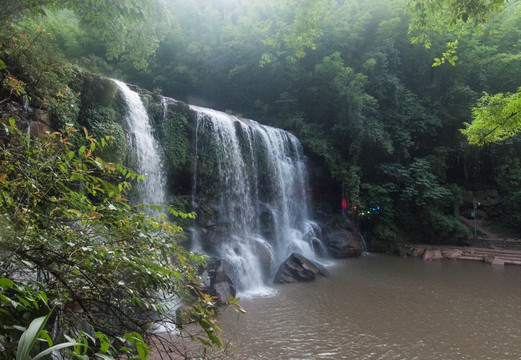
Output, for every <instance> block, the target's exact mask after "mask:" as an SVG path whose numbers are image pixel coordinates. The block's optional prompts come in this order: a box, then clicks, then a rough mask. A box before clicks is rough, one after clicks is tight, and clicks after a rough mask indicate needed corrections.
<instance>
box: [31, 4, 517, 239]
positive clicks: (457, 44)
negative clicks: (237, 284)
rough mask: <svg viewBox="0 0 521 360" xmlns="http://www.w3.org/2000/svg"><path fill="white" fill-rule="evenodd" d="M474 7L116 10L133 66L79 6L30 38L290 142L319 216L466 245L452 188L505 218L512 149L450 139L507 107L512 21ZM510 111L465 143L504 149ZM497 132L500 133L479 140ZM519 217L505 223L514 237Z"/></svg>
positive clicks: (513, 172)
mask: <svg viewBox="0 0 521 360" xmlns="http://www.w3.org/2000/svg"><path fill="white" fill-rule="evenodd" d="M64 3H65V4H67V3H69V2H64ZM71 3H72V2H71ZM477 3H479V4H477V5H476V7H471V6H470V5H469V8H465V7H463V6H461V5H458V4H459V2H455V1H445V2H443V1H433V2H429V3H428V5H425V6H424V7H422V6H423V5H421V4H423V3H422V2H417V1H406V2H399V1H398V2H397V1H390V0H373V1H332V0H319V1H296V0H286V1H275V0H269V1H256V0H252V1H238V0H220V1H202V0H200V1H199V0H195V1H188V2H187V1H177V0H169V1H164V2H161V1H155V2H143V3H141V2H139V1H132V2H122V4H124V5H125V6H126V7H125V8H124V9H128V11H130V12H131V13H133V12H132V11H131V10H135V13H136V14H137V15H136V17H135V19H134V20H132V21H130V22H129V24H128V25H126V24H120V26H122V27H123V28H125V29H127V26H128V30H126V31H127V32H128V34H127V36H126V37H125V39H126V40H125V41H126V42H128V43H129V44H138V43H139V44H142V43H143V44H146V39H149V44H148V46H149V47H151V48H150V49H149V50H143V51H137V54H136V53H135V52H134V53H133V52H132V50H136V46H137V45H135V46H134V47H132V46H127V47H123V45H120V47H119V49H120V51H111V49H113V48H118V46H111V45H110V44H111V42H110V41H109V42H108V43H107V39H106V38H103V37H101V38H100V37H99V33H100V31H101V29H98V30H97V31H92V30H91V29H92V28H91V27H89V26H86V25H89V24H91V25H92V21H90V18H89V17H87V20H86V19H85V18H83V17H82V14H83V12H82V8H81V7H80V9H79V10H78V9H77V10H76V11H75V12H74V14H75V15H72V14H71V13H70V11H74V7H73V6H63V7H65V8H68V9H69V8H70V9H72V10H63V11H58V12H50V11H48V10H45V11H46V13H47V16H46V17H44V18H42V19H41V20H40V23H42V24H43V26H44V27H45V29H46V30H47V31H48V32H51V33H52V34H53V36H54V43H55V44H57V46H58V47H59V48H60V50H61V52H62V53H63V54H64V55H65V57H66V58H67V59H69V60H71V61H73V62H76V63H78V64H79V65H81V66H83V67H85V68H86V69H88V70H90V71H94V72H99V73H103V74H109V75H111V76H113V77H117V78H123V79H124V80H126V81H128V82H131V83H135V84H137V85H139V86H142V87H144V88H147V89H156V88H159V89H161V91H162V93H163V94H164V95H166V96H170V97H173V98H176V99H180V100H183V101H185V102H188V103H192V104H196V105H202V106H207V107H213V108H216V109H218V110H222V111H231V112H232V113H236V114H240V115H241V116H244V117H248V118H253V119H256V120H258V121H261V122H263V123H267V124H270V125H274V126H278V127H282V128H284V129H287V130H290V131H292V132H293V133H294V134H295V135H297V136H298V137H299V139H300V140H301V141H302V142H303V143H304V145H305V147H306V150H307V153H308V156H309V158H310V164H311V170H310V171H311V173H312V178H313V179H314V184H315V187H314V191H315V196H314V198H315V201H316V202H317V205H318V206H324V207H327V206H331V204H333V203H334V204H335V205H334V206H337V203H338V201H339V200H338V198H339V196H340V195H339V194H341V193H342V191H344V192H345V193H346V194H347V197H348V201H349V203H350V205H351V206H354V205H356V206H358V209H366V208H371V207H373V206H374V205H376V204H386V206H384V207H382V208H383V209H384V210H383V211H382V212H381V213H380V215H379V216H378V217H376V216H375V217H372V218H371V219H368V218H365V219H364V221H368V220H370V224H369V225H370V226H369V227H370V228H371V229H373V230H375V231H376V232H377V234H380V232H381V234H380V235H381V236H384V237H388V236H392V237H396V238H399V237H402V236H405V234H412V233H414V235H413V236H412V237H418V236H421V237H424V236H428V237H430V236H432V237H433V239H435V238H436V239H440V235H441V237H442V238H443V236H445V235H447V236H448V235H450V234H452V235H454V234H455V233H457V232H459V231H463V229H461V228H459V224H458V221H457V218H456V215H457V214H455V212H454V209H457V207H458V205H459V202H460V201H461V196H460V194H459V191H458V187H464V188H469V189H478V188H483V187H485V188H497V187H498V186H499V185H501V186H503V187H504V192H505V194H507V198H508V200H509V201H510V202H511V203H512V202H516V201H518V199H519V196H520V195H521V194H519V192H518V191H516V190H515V189H516V184H517V181H518V179H519V176H520V175H521V173H520V170H519V160H518V159H519V156H518V155H519V149H520V148H519V146H520V145H519V139H518V137H513V138H511V139H509V140H508V141H507V142H503V143H501V144H497V145H496V144H493V145H490V146H487V147H485V148H476V147H473V146H469V145H468V144H467V141H466V138H465V137H464V136H463V135H462V134H461V133H460V129H463V128H464V127H465V125H464V124H465V123H471V122H472V116H473V114H474V117H475V118H476V120H475V121H476V124H478V123H479V121H482V120H480V119H485V120H486V119H488V118H490V117H491V116H492V114H493V112H494V111H496V113H497V112H498V111H497V109H498V106H497V105H500V104H501V103H502V102H505V101H506V100H509V99H510V98H511V97H513V98H512V100H513V101H512V102H509V103H510V104H513V105H514V106H515V105H516V104H518V102H519V101H518V100H516V99H517V97H518V95H516V92H517V91H518V87H519V85H520V84H521V61H520V60H519V59H520V46H521V44H520V38H521V37H520V31H521V20H520V19H521V16H520V15H521V13H520V12H521V8H520V6H519V5H518V3H517V2H515V1H514V2H510V3H507V2H505V1H496V2H493V3H491V4H488V5H487V4H485V3H482V2H477ZM145 4H147V7H144V9H148V12H142V11H141V10H140V9H141V8H140V6H144V5H145ZM478 5H479V6H478ZM75 6H77V5H75ZM505 7H508V11H503V10H504V8H505ZM151 10H153V11H151ZM67 11H69V13H67ZM124 11H126V10H124ZM141 14H143V16H146V17H141ZM116 15H117V13H116ZM89 21H90V23H89ZM113 21H116V20H113ZM150 23H154V24H156V25H155V27H154V30H151V28H149V27H147V24H150ZM109 25H110V23H109ZM142 29H147V31H151V32H153V33H154V34H156V35H155V36H153V37H151V35H150V34H148V33H146V32H145V33H142V32H140V30H142ZM116 32H117V31H116ZM108 33H109V32H107V34H108ZM134 33H135V34H136V36H134V35H132V34H134ZM138 35H139V36H138ZM143 39H145V42H143V41H142V40H143ZM413 43H419V44H413ZM422 44H423V46H422ZM154 48H157V50H156V51H155V52H154V51H153V50H154ZM123 49H125V50H126V49H128V51H126V52H125V51H123ZM107 59H108V60H107ZM440 65H441V66H440ZM453 65H456V66H453ZM136 68H137V69H136ZM485 92H486V94H485V95H484V93H485ZM497 93H500V94H498V95H494V94H497ZM488 94H490V95H488ZM480 99H481V100H480ZM505 99H506V100H505ZM516 101H517V102H516ZM507 102H508V101H507ZM488 103H490V104H493V105H494V106H491V107H486V106H483V105H485V104H488ZM472 108H474V109H473V110H472ZM503 108H504V107H503ZM503 110H505V109H503ZM505 111H506V112H508V111H509V108H508V107H507V108H506V110H505ZM513 111H514V113H516V114H517V115H515V114H514V115H513V116H512V117H510V119H511V120H512V121H513V122H511V123H510V124H511V125H510V126H507V125H505V126H503V127H501V126H499V127H498V125H500V124H503V123H505V120H504V117H501V116H500V115H497V116H496V121H495V122H489V123H487V125H486V126H485V125H482V126H481V130H479V131H481V132H479V131H478V133H477V135H474V140H472V139H473V138H472V133H470V132H469V131H471V130H470V128H469V130H467V135H468V136H469V139H470V140H471V141H473V142H474V143H483V142H484V141H485V142H490V141H494V140H498V139H504V138H505V136H506V134H511V135H514V134H515V131H517V130H516V126H518V123H519V120H518V119H517V118H518V117H519V111H518V110H515V109H514V110H513ZM507 117H508V115H507ZM507 120H508V119H507ZM495 128H502V129H504V131H503V132H502V133H499V134H496V135H495V137H492V138H490V137H489V139H488V140H486V139H482V138H483V136H484V135H486V133H487V132H489V133H490V134H489V135H491V136H494V134H495V133H494V129H495ZM480 134H481V135H480ZM480 136H481V137H480ZM320 184H326V185H325V186H324V187H323V188H322V187H321V186H320ZM516 209H517V208H516V207H512V206H511V207H509V209H508V212H509V213H508V214H507V216H505V219H506V221H507V222H509V223H511V224H516V223H518V221H519V219H520V217H519V211H518V210H516ZM505 219H503V220H505ZM412 230H414V231H412ZM411 231H412V232H411ZM380 235H379V236H380Z"/></svg>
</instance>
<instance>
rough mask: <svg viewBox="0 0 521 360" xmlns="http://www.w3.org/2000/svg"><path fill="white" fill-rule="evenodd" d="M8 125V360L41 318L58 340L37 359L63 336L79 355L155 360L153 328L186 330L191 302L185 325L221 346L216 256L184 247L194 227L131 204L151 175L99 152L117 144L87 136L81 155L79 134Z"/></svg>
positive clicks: (1, 239) (2, 243)
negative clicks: (181, 306) (213, 279)
mask: <svg viewBox="0 0 521 360" xmlns="http://www.w3.org/2000/svg"><path fill="white" fill-rule="evenodd" d="M1 127H2V129H1V132H0V222H1V223H0V254H1V255H0V308H1V311H0V348H1V350H2V351H1V352H0V353H1V354H2V355H1V356H2V357H3V358H5V359H13V358H15V357H16V351H17V349H18V348H20V344H21V343H23V341H22V340H23V339H21V336H22V333H23V332H24V331H28V329H30V328H31V326H32V327H33V330H34V327H35V325H34V323H33V321H35V319H40V320H38V321H39V322H40V325H42V324H43V325H42V326H41V330H45V331H40V332H38V331H36V332H34V331H33V336H36V335H37V336H38V337H41V338H43V339H46V340H47V341H46V342H45V343H46V344H47V345H46V346H43V345H42V344H41V342H38V343H33V344H32V345H35V346H34V348H33V347H30V348H29V351H31V349H32V351H33V352H32V353H31V355H33V356H34V352H38V351H43V350H42V349H46V348H48V347H50V346H52V345H53V341H54V343H57V344H64V343H65V344H66V343H69V345H70V346H71V347H72V349H73V350H72V351H73V352H75V353H76V355H74V356H75V357H77V358H90V357H95V356H97V357H98V358H110V357H109V356H114V357H118V356H120V355H121V354H124V353H127V354H129V356H130V357H131V358H135V356H139V357H138V358H143V359H144V358H146V357H147V353H148V348H147V347H146V343H147V342H148V341H149V340H150V336H151V335H152V329H153V326H152V325H153V324H154V323H157V322H159V321H161V322H162V324H164V325H166V326H167V327H168V324H170V325H172V324H176V323H178V320H179V319H178V318H176V317H175V316H174V315H173V314H172V313H173V311H172V304H174V303H181V302H187V303H188V305H186V304H185V313H184V314H182V316H181V317H182V318H183V321H184V322H196V323H198V324H199V325H200V328H202V329H203V330H204V333H205V334H206V336H204V337H201V340H202V341H205V343H206V344H210V343H211V344H212V345H216V346H220V345H221V342H220V339H219V337H218V334H217V332H218V330H219V329H218V328H217V327H216V326H214V324H213V322H212V315H213V307H212V302H211V299H209V298H208V297H207V296H204V294H202V293H200V292H199V291H196V290H197V284H198V271H199V270H200V266H202V264H203V263H204V258H203V257H201V256H199V255H195V254H192V253H190V252H188V251H186V250H184V249H183V248H182V247H181V246H180V245H179V244H178V243H177V241H178V239H179V237H180V236H181V231H182V229H181V228H179V227H178V226H176V225H173V224H171V223H169V222H168V221H167V220H166V218H165V215H163V214H162V215H157V216H156V217H151V216H148V215H146V214H145V213H144V212H142V211H138V210H136V209H134V208H133V207H131V206H130V205H129V204H128V202H127V200H126V199H125V198H124V196H125V193H126V192H127V191H128V190H129V189H130V187H131V184H130V182H129V181H131V180H137V181H140V180H142V177H141V176H139V175H137V174H136V173H134V172H132V171H131V170H129V169H127V168H125V167H123V166H120V165H116V164H113V163H107V162H105V161H103V160H102V159H101V158H99V157H97V156H96V154H97V152H98V151H100V150H102V149H103V148H104V147H105V146H107V144H108V142H109V141H110V138H102V139H101V140H100V141H97V140H95V139H93V138H92V137H91V136H89V134H88V133H87V131H85V137H86V140H85V139H84V142H85V145H84V146H80V147H79V148H76V149H74V148H73V147H72V145H71V143H70V141H71V139H72V138H73V137H76V139H78V138H79V135H78V134H77V133H76V132H75V130H74V129H72V128H68V129H67V132H66V133H65V134H61V133H58V132H55V133H52V134H48V135H44V136H43V137H42V138H30V137H29V136H28V135H27V134H26V133H24V132H22V131H20V130H19V129H17V128H16V127H15V124H14V121H13V120H11V121H10V125H8V126H4V125H2V126H1ZM155 210H161V209H155ZM159 212H160V211H159ZM182 215H183V216H191V215H188V214H182ZM197 294H199V295H197ZM43 320H45V321H43ZM31 324H33V325H31ZM66 335H68V336H70V337H69V338H67V337H66ZM73 338H77V339H76V340H73ZM51 339H53V340H51ZM205 339H207V340H205ZM78 342H79V344H75V346H73V345H72V344H73V343H78ZM81 344H83V345H81ZM62 346H64V347H65V345H62ZM38 348H40V349H38ZM58 350H59V349H58ZM96 353H99V354H101V355H95V354H96ZM70 356H73V355H70ZM22 359H24V360H25V359H26V357H22Z"/></svg>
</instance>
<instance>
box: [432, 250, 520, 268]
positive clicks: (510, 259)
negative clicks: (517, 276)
mask: <svg viewBox="0 0 521 360" xmlns="http://www.w3.org/2000/svg"><path fill="white" fill-rule="evenodd" d="M441 254H442V256H443V257H444V258H449V259H458V260H470V261H481V262H485V263H487V264H492V265H519V266H521V250H513V249H497V248H491V249H489V248H478V247H473V248H465V247H456V246H454V247H448V246H447V247H443V248H441Z"/></svg>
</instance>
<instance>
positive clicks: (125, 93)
mask: <svg viewBox="0 0 521 360" xmlns="http://www.w3.org/2000/svg"><path fill="white" fill-rule="evenodd" d="M113 81H114V82H115V83H116V85H117V86H118V88H119V91H120V93H121V97H122V98H123V100H125V102H126V104H127V106H128V114H127V116H126V117H125V122H126V123H125V126H126V131H127V136H128V140H129V144H130V145H131V148H132V149H133V150H134V153H135V157H136V159H135V166H136V169H135V170H136V171H137V172H138V173H139V174H140V175H146V179H145V180H144V181H143V182H141V183H139V184H138V189H139V196H140V202H141V203H143V204H148V205H165V204H166V189H165V181H166V180H165V178H166V177H165V175H164V170H163V169H164V167H163V162H162V159H161V155H160V147H159V144H158V142H157V141H156V140H155V139H154V136H153V135H152V127H151V126H150V120H149V118H148V114H147V111H146V109H145V106H144V105H143V102H142V101H141V98H140V97H139V94H138V93H137V92H135V91H132V90H131V89H130V88H129V87H128V86H127V85H126V84H125V83H123V82H121V81H119V80H114V79H113Z"/></svg>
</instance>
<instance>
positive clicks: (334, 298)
mask: <svg viewBox="0 0 521 360" xmlns="http://www.w3.org/2000/svg"><path fill="white" fill-rule="evenodd" d="M330 271H331V277H330V278H329V279H318V280H317V281H315V282H312V283H307V284H295V285H284V286H275V289H276V290H277V292H278V294H277V295H276V296H275V297H271V298H256V299H243V300H241V304H242V306H243V307H244V308H245V309H246V311H247V312H248V313H247V314H244V315H241V316H240V317H237V316H236V315H234V314H232V313H225V314H223V315H222V316H221V318H220V320H221V321H222V323H221V328H222V329H223V331H224V338H228V337H231V338H232V339H233V341H234V344H235V347H236V348H237V349H238V351H239V354H237V355H236V358H237V359H422V360H423V359H521V346H520V344H521V269H520V268H519V267H508V266H507V267H504V268H503V267H493V266H489V265H485V264H481V263H473V262H464V261H440V262H423V261H420V260H418V259H402V258H396V257H390V256H384V255H374V254H371V255H368V256H363V257H361V258H356V259H349V260H345V261H341V262H338V263H336V264H335V265H333V266H332V267H331V268H330Z"/></svg>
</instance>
